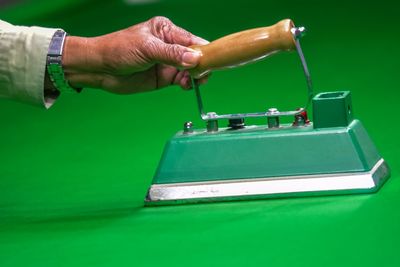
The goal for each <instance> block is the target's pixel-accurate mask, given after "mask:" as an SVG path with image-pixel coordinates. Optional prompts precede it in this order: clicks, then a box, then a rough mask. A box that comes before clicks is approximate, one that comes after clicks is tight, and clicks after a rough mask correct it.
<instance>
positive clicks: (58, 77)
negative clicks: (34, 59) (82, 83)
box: [46, 30, 82, 93]
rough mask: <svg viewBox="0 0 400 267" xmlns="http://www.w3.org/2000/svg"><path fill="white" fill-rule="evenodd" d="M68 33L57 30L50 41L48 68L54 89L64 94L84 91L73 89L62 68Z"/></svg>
mask: <svg viewBox="0 0 400 267" xmlns="http://www.w3.org/2000/svg"><path fill="white" fill-rule="evenodd" d="M66 36H67V33H66V32H65V31H63V30H57V31H56V32H55V33H54V35H53V38H52V39H51V41H50V46H49V51H48V53H47V61H46V68H47V72H48V73H49V77H50V80H51V81H52V82H53V84H54V87H55V88H56V89H57V90H58V91H60V93H64V92H80V91H81V90H82V89H75V88H72V87H71V86H70V85H69V83H68V81H67V80H66V79H65V76H64V70H63V67H62V53H63V48H64V41H65V37H66Z"/></svg>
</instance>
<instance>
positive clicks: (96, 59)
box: [63, 17, 208, 94]
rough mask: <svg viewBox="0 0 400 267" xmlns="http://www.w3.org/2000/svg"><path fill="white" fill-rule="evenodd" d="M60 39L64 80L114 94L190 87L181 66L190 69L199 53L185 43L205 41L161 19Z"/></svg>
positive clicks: (187, 75) (155, 18)
mask: <svg viewBox="0 0 400 267" xmlns="http://www.w3.org/2000/svg"><path fill="white" fill-rule="evenodd" d="M65 42H66V43H65V46H64V52H63V67H64V71H65V75H66V78H67V80H68V81H69V83H70V84H71V85H72V86H73V87H76V88H80V87H93V88H101V89H104V90H107V91H109V92H112V93H117V94H130V93H137V92H144V91H151V90H156V89H159V88H163V87H166V86H169V85H173V84H176V85H180V86H181V87H182V88H184V89H189V88H191V81H190V77H189V73H188V72H187V71H186V70H185V69H190V68H193V67H195V66H196V65H197V64H198V62H199V59H200V56H201V55H200V53H199V52H198V51H195V50H193V49H190V48H188V47H189V46H191V45H195V44H200V45H201V44H207V43H208V42H207V41H205V40H204V39H201V38H199V37H197V36H195V35H193V34H191V33H189V32H187V31H186V30H184V29H182V28H179V27H177V26H175V25H174V24H173V23H172V22H171V21H170V20H169V19H167V18H164V17H154V18H152V19H150V20H148V21H146V22H143V23H140V24H137V25H134V26H132V27H130V28H127V29H124V30H121V31H117V32H113V33H110V34H107V35H103V36H99V37H93V38H83V37H75V36H68V37H67V38H66V41H65ZM206 80H207V77H205V78H204V79H202V80H200V83H204V82H205V81H206Z"/></svg>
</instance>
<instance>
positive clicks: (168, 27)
mask: <svg viewBox="0 0 400 267" xmlns="http://www.w3.org/2000/svg"><path fill="white" fill-rule="evenodd" d="M149 23H150V24H151V29H152V31H153V34H154V35H155V36H156V37H158V38H160V39H161V40H163V41H164V42H166V43H169V44H180V45H183V46H191V45H205V44H208V43H209V42H208V41H207V40H204V39H203V38H200V37H198V36H196V35H194V34H192V33H190V32H188V31H186V30H185V29H182V28H181V27H178V26H176V25H175V24H173V23H172V22H171V21H170V20H169V19H168V18H165V17H154V18H152V19H151V20H149Z"/></svg>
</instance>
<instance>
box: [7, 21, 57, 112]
mask: <svg viewBox="0 0 400 267" xmlns="http://www.w3.org/2000/svg"><path fill="white" fill-rule="evenodd" d="M56 30H57V29H49V28H41V27H23V26H14V25H11V24H9V23H7V22H4V21H2V20H0V97H2V98H10V99H15V100H17V101H21V102H25V103H30V104H34V105H39V106H43V107H46V108H49V107H50V106H51V105H52V104H53V102H54V100H55V97H56V96H48V97H47V96H46V97H45V96H44V76H45V71H46V56H47V51H48V48H49V45H50V41H51V38H52V37H53V35H54V33H55V31H56Z"/></svg>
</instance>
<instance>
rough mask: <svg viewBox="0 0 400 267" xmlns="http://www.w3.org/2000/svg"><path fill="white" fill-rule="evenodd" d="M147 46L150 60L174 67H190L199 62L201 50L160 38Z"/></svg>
mask: <svg viewBox="0 0 400 267" xmlns="http://www.w3.org/2000/svg"><path fill="white" fill-rule="evenodd" d="M155 42H156V44H155V45H153V46H151V47H149V49H150V51H148V52H149V56H150V58H151V59H152V61H156V62H158V63H164V64H167V65H172V66H175V67H178V68H179V67H180V68H185V69H190V68H194V67H196V65H197V64H199V61H200V58H201V52H200V51H197V50H194V49H191V48H189V47H185V46H182V45H178V44H167V43H164V42H163V41H161V40H157V41H155Z"/></svg>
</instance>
